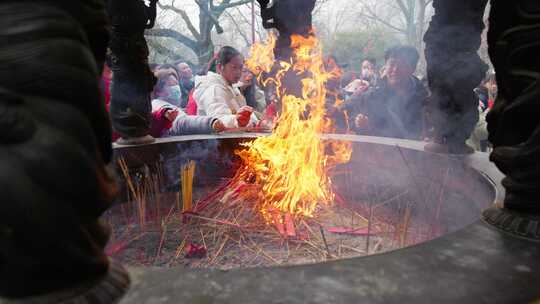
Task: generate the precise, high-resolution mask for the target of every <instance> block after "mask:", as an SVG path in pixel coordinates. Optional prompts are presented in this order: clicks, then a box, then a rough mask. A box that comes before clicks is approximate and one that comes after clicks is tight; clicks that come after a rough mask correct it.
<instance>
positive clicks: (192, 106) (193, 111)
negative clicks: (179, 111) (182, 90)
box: [186, 90, 197, 116]
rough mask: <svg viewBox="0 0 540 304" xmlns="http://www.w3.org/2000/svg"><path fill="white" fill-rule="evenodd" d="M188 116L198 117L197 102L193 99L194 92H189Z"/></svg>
mask: <svg viewBox="0 0 540 304" xmlns="http://www.w3.org/2000/svg"><path fill="white" fill-rule="evenodd" d="M186 114H187V115H192V116H194V115H197V102H196V101H195V98H193V90H191V92H189V98H188V103H187V106H186Z"/></svg>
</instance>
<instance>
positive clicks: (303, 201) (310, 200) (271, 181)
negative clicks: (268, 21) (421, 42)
mask: <svg viewBox="0 0 540 304" xmlns="http://www.w3.org/2000/svg"><path fill="white" fill-rule="evenodd" d="M274 44H275V39H274V38H273V37H272V38H271V39H270V40H269V42H268V43H267V44H257V45H255V46H254V47H253V49H252V54H253V56H252V57H251V58H250V59H248V60H247V66H248V67H249V68H250V69H251V70H252V71H254V72H255V73H257V75H258V77H259V80H261V81H262V82H263V83H264V84H265V85H273V86H274V87H275V88H276V95H277V96H278V98H279V100H280V101H281V104H282V107H281V113H280V116H279V118H278V121H277V123H276V126H275V127H274V130H273V132H272V135H270V136H268V137H261V138H257V139H256V140H255V141H253V142H250V143H247V144H245V145H244V146H245V147H246V149H244V150H240V151H237V152H236V153H237V155H239V156H240V158H241V159H242V166H241V168H240V170H239V171H238V173H237V175H236V177H235V178H234V179H233V180H234V183H233V188H238V187H239V185H240V184H241V183H248V184H251V185H255V187H258V188H259V189H258V191H256V194H257V201H258V207H257V208H258V209H259V211H260V213H261V214H262V215H263V217H264V219H265V220H266V222H267V223H274V224H276V225H277V226H278V229H280V226H281V224H284V225H285V229H286V231H287V234H292V233H290V229H291V225H292V223H291V222H292V218H299V217H312V216H313V215H314V212H315V211H316V209H317V207H318V206H319V205H320V204H330V203H331V202H333V200H334V195H333V192H332V187H331V181H330V178H329V176H328V171H329V170H330V169H331V168H332V167H333V166H335V165H336V164H339V163H345V162H348V161H349V159H350V156H351V147H350V144H349V143H345V142H332V141H327V142H323V141H322V140H321V137H320V135H321V134H322V133H324V132H329V131H331V130H332V126H331V122H330V121H329V120H328V119H327V118H326V110H325V103H326V97H327V88H326V86H327V82H328V81H329V80H330V79H333V78H335V77H336V76H337V75H338V74H339V71H338V70H337V69H335V68H331V69H330V70H327V68H328V65H325V61H324V58H323V55H322V50H321V46H320V44H319V41H318V40H317V38H316V37H315V36H313V35H310V36H309V37H303V36H293V37H292V43H291V48H292V49H293V54H294V55H293V56H292V58H291V59H290V61H289V62H284V61H280V62H275V60H274V58H273V52H272V50H273V48H274ZM269 75H271V76H269ZM295 86H299V87H295ZM293 92H296V94H294V95H293ZM238 195H239V196H240V197H242V196H243V193H242V192H239V194H238ZM276 213H277V214H276ZM293 227H294V226H293Z"/></svg>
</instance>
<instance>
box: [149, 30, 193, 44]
mask: <svg viewBox="0 0 540 304" xmlns="http://www.w3.org/2000/svg"><path fill="white" fill-rule="evenodd" d="M145 34H146V35H148V36H153V37H166V38H172V39H174V40H176V41H178V42H180V43H182V44H183V45H185V46H187V47H188V48H190V49H196V48H197V41H195V40H193V39H191V38H189V37H188V36H186V35H184V34H182V33H180V32H177V31H175V30H171V29H160V28H157V29H150V30H147V31H146V33H145Z"/></svg>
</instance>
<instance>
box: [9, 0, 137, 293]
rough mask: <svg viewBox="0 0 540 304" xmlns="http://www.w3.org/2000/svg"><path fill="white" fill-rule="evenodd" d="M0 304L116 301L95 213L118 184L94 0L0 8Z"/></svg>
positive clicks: (120, 282)
mask: <svg viewBox="0 0 540 304" xmlns="http://www.w3.org/2000/svg"><path fill="white" fill-rule="evenodd" d="M0 32H1V33H0V66H1V67H2V70H1V71H2V72H1V73H0V145H1V147H2V149H1V150H0V158H1V160H0V172H1V174H0V192H1V193H2V199H1V203H0V282H1V283H0V302H1V303H3V301H4V300H3V299H5V298H10V299H13V298H14V299H24V300H25V301H29V302H31V303H74V302H76V303H114V302H115V301H116V300H117V299H118V298H119V297H120V296H121V295H122V294H123V293H124V291H125V290H126V288H127V286H128V285H129V279H128V277H127V274H126V273H125V272H124V271H123V270H122V268H121V267H120V266H119V265H117V264H115V263H111V262H110V261H109V259H108V258H107V256H106V255H105V254H104V251H103V248H104V246H105V244H106V242H107V239H108V229H107V228H106V227H105V226H104V225H103V224H102V223H101V222H100V221H99V219H98V218H99V217H100V216H101V214H102V213H103V212H105V210H106V209H107V208H108V207H109V206H110V205H111V203H112V201H113V199H114V198H115V196H116V193H117V186H116V183H115V181H114V180H113V178H112V177H111V176H110V175H109V173H108V171H107V170H106V164H107V163H109V162H110V161H111V154H112V149H111V128H110V124H109V119H108V116H107V113H106V111H105V107H104V102H103V100H102V97H101V93H100V90H99V83H98V79H99V75H100V73H101V67H102V66H103V63H104V59H105V53H106V47H107V41H108V31H107V18H106V14H105V6H104V3H103V1H101V0H82V1H72V0H64V1H62V0H54V1H52V0H51V1H45V0H44V1H24V0H22V1H21V0H16V1H15V0H13V1H2V2H1V3H0Z"/></svg>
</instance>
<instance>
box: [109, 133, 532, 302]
mask: <svg viewBox="0 0 540 304" xmlns="http://www.w3.org/2000/svg"><path fill="white" fill-rule="evenodd" d="M256 136H257V134H229V135H219V136H188V137H177V138H170V139H162V140H160V141H158V142H157V143H156V144H153V145H148V146H139V147H124V148H117V149H115V156H116V159H123V160H125V161H126V162H127V163H131V164H133V167H141V166H142V167H145V166H144V164H145V163H147V164H150V163H154V162H155V161H156V160H161V162H162V163H163V164H164V166H165V168H166V169H165V171H167V170H172V171H177V169H179V166H180V165H181V164H183V163H185V162H186V161H188V160H195V161H196V162H197V168H198V169H197V170H198V171H199V172H200V175H199V174H196V176H197V177H196V179H197V178H198V179H200V181H198V182H197V181H195V184H198V183H208V185H207V186H210V187H209V188H210V189H211V188H212V187H215V186H217V185H218V182H219V180H222V179H223V178H226V177H227V176H231V175H232V174H234V168H235V166H234V163H235V158H234V155H233V151H234V150H235V149H237V148H238V144H239V143H241V142H244V141H249V140H251V139H252V138H254V137H256ZM261 136H262V135H261ZM325 137H326V138H330V139H338V140H346V141H351V142H353V143H354V144H353V156H352V159H351V161H350V162H349V163H348V164H346V165H343V166H342V167H340V168H336V170H335V174H334V175H333V177H332V178H333V181H334V186H335V191H336V193H337V194H338V195H339V196H341V197H343V198H344V200H348V201H351V202H353V201H354V202H366V201H368V200H370V199H371V200H372V204H374V205H377V204H378V203H381V201H384V200H388V197H386V198H385V197H383V196H384V195H385V194H384V193H382V192H377V191H383V192H384V190H385V189H386V190H388V189H394V190H395V191H394V192H392V191H390V192H388V193H387V194H386V195H389V196H392V195H395V194H396V193H402V190H405V191H408V192H409V193H408V195H409V199H410V201H409V202H410V203H411V205H412V206H414V207H413V208H412V209H411V214H412V216H411V221H413V222H414V221H415V219H416V220H417V221H421V220H422V219H428V222H429V219H430V218H432V217H431V215H433V214H438V219H437V223H438V225H437V228H436V231H434V230H433V226H432V225H431V224H432V223H431V222H429V223H427V226H425V227H427V228H428V231H427V232H426V233H432V234H431V235H430V236H428V235H425V238H424V239H422V238H421V237H419V236H418V235H416V236H415V233H414V227H415V225H414V224H411V225H410V228H409V230H410V234H409V236H408V237H409V238H412V239H414V238H417V239H418V240H417V241H414V240H409V241H406V242H405V244H402V245H404V246H403V247H406V248H404V249H396V248H390V249H387V250H385V249H384V248H379V249H378V250H379V251H380V252H384V251H388V252H387V253H385V254H377V253H380V252H370V254H375V255H372V256H366V257H360V256H361V255H362V254H357V257H354V258H345V259H339V258H336V257H334V258H328V260H327V261H325V262H322V263H315V264H314V263H309V262H306V263H301V262H300V263H293V264H303V265H296V266H280V267H270V268H268V267H255V268H249V269H239V270H228V271H225V272H224V271H222V270H218V269H215V268H220V267H219V266H214V267H209V268H210V269H187V268H186V267H182V266H175V267H172V268H160V269H155V268H147V267H141V265H140V264H139V265H137V266H132V267H131V269H130V272H131V274H132V279H133V281H134V286H133V288H132V289H131V292H130V293H129V294H128V295H127V296H126V298H125V299H124V300H123V302H122V303H152V301H154V300H155V299H160V300H161V301H162V302H163V303H177V301H178V300H179V299H182V301H184V302H186V303H195V302H197V301H205V302H213V301H220V302H226V303H228V302H239V303H262V302H266V301H269V300H270V301H271V302H273V303H304V302H305V301H306V299H310V300H309V301H310V302H312V303H329V302H332V303H354V302H357V300H358V299H363V301H365V302H366V303H367V302H369V303H388V302H394V301H398V300H400V301H406V302H407V301H412V300H414V299H417V297H418V296H420V295H422V296H421V297H420V298H418V301H419V302H426V303H427V302H433V301H436V302H440V303H455V301H461V300H464V301H467V302H471V303H472V302H475V303H476V302H477V300H478V299H479V297H480V296H482V297H486V296H489V297H490V299H496V300H494V301H493V302H495V303H508V302H512V301H518V302H523V301H525V300H527V301H528V300H530V299H532V298H534V296H537V293H536V291H535V290H534V288H529V287H530V286H534V285H535V284H537V283H538V282H539V280H540V277H539V275H538V273H539V270H540V264H539V262H538V261H539V260H538V258H539V257H540V249H539V248H538V247H532V246H529V245H530V243H527V242H525V241H521V240H519V239H516V238H512V237H509V236H506V235H504V234H500V233H499V232H497V231H496V230H494V229H493V228H491V227H490V226H489V225H487V224H485V223H484V222H482V221H481V219H480V218H481V211H482V210H483V209H486V208H488V207H489V206H491V205H492V204H495V203H497V202H500V201H501V199H502V197H503V194H504V193H503V192H504V190H503V189H502V188H501V187H500V186H497V185H500V179H501V178H502V175H501V174H500V173H499V171H498V170H497V169H496V168H495V166H494V165H493V164H492V163H490V162H489V160H488V156H487V154H483V153H477V154H472V155H468V156H463V157H457V156H448V155H440V154H434V153H429V152H424V151H423V143H421V142H413V141H403V140H395V139H388V138H377V137H362V136H348V135H325ZM216 168H221V169H218V170H217V171H209V170H216ZM208 171H209V172H208ZM204 172H208V173H204ZM344 172H346V173H344ZM165 175H167V174H165ZM173 175H174V174H173ZM169 182H172V183H174V182H175V178H171V179H170V180H169ZM176 182H178V180H176ZM366 185H369V186H375V188H372V190H369V189H370V188H369V187H366ZM168 189H169V191H173V190H171V189H174V187H169V188H168ZM194 189H197V187H195V188H194ZM200 189H204V188H200ZM206 189H208V188H206ZM373 189H375V190H373ZM377 189H378V190H377ZM194 191H196V190H194ZM366 191H371V192H370V193H365V192H366ZM194 196H196V194H194ZM374 196H379V197H377V199H373V197H374ZM404 201H406V200H404ZM404 201H403V202H404ZM360 204H361V203H360ZM391 204H392V203H390V205H391ZM395 208H397V207H395ZM395 208H394V209H392V208H389V209H390V210H396V209H395ZM387 210H388V209H387ZM113 213H114V210H113ZM373 214H376V212H373ZM420 226H421V225H420ZM429 228H431V229H432V230H431V231H429ZM327 235H328V233H327ZM364 241H365V240H364ZM375 242H376V236H372V239H371V246H373V243H375ZM412 245H414V246H412ZM382 247H384V246H382ZM360 248H361V249H363V247H362V246H360ZM370 248H372V247H370ZM208 254H209V255H212V254H215V252H214V253H210V252H209V253H208ZM124 262H125V261H124ZM128 264H129V260H128ZM135 264H136V263H135ZM286 264H287V263H283V265H286ZM239 267H240V268H243V267H242V265H240V266H239ZM212 268H214V269H212ZM228 268H235V267H228ZM516 280H517V281H519V282H521V283H518V282H517V281H516ZM291 286H295V288H290V287H291ZM360 286H363V287H362V288H359V287H360ZM496 286H505V290H504V291H503V290H501V289H500V288H497V287H496ZM527 286H529V287H527ZM276 290H281V291H282V292H280V293H276V292H275V291H276ZM510 299H512V300H510ZM516 299H518V300H516ZM519 299H523V301H520V300H519Z"/></svg>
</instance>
